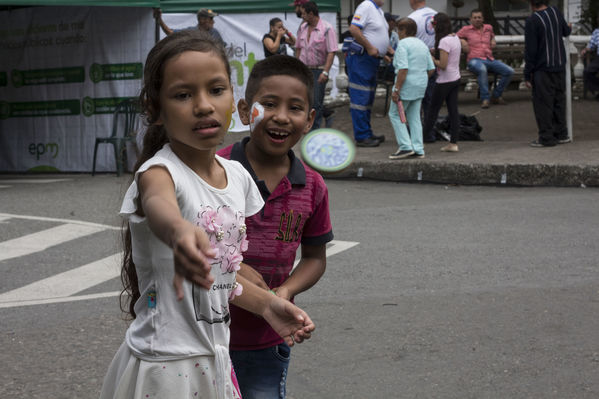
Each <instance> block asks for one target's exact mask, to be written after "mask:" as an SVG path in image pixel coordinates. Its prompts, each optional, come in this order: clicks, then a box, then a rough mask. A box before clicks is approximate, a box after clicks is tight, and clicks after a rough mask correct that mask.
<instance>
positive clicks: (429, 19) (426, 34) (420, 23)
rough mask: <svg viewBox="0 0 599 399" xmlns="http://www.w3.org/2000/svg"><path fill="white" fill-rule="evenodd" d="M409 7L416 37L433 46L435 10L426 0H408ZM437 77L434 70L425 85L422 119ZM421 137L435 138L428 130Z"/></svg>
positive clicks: (425, 138) (431, 141)
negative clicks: (415, 28)
mask: <svg viewBox="0 0 599 399" xmlns="http://www.w3.org/2000/svg"><path fill="white" fill-rule="evenodd" d="M410 7H412V10H414V11H413V12H412V13H411V14H410V15H408V18H410V19H413V20H414V22H416V26H417V27H418V30H417V32H416V37H417V38H418V39H420V40H422V41H423V42H424V44H426V45H427V46H428V48H429V49H432V48H434V47H435V28H434V26H433V17H434V16H435V15H436V14H437V11H435V10H433V9H432V8H430V7H427V6H426V0H410ZM436 79H437V74H436V72H435V73H433V75H432V76H431V77H430V78H429V79H428V85H427V86H426V92H425V93H424V98H423V99H422V106H421V107H422V112H423V113H424V119H426V112H427V109H428V106H429V104H430V102H431V96H432V94H433V87H434V86H435V80H436ZM424 134H425V136H424V137H423V139H424V142H425V143H433V142H434V141H435V140H436V137H434V136H428V137H427V136H426V134H429V135H430V134H431V133H430V132H429V133H427V132H425V133H424Z"/></svg>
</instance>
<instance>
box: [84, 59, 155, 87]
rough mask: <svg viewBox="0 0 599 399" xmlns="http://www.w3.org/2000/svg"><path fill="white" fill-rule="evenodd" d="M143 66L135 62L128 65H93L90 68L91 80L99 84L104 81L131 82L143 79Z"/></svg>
mask: <svg viewBox="0 0 599 399" xmlns="http://www.w3.org/2000/svg"><path fill="white" fill-rule="evenodd" d="M143 69H144V68H143V64H142V63H141V62H133V63H128V64H103V65H101V64H96V63H94V64H92V65H91V66H90V67H89V78H90V79H91V81H92V82H94V83H98V82H101V81H103V80H129V79H141V78H142V76H143Z"/></svg>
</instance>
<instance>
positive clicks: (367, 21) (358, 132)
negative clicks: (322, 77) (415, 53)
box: [346, 0, 389, 147]
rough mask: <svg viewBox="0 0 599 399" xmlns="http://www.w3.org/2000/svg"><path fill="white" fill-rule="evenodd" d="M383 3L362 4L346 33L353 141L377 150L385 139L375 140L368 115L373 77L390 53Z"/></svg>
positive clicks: (371, 0)
mask: <svg viewBox="0 0 599 399" xmlns="http://www.w3.org/2000/svg"><path fill="white" fill-rule="evenodd" d="M384 2H385V1H384V0H364V1H363V2H362V3H360V5H359V6H358V8H356V11H355V13H354V18H353V19H352V23H351V25H350V27H349V31H350V33H351V35H352V36H353V38H354V44H352V47H350V50H349V52H348V53H347V59H346V64H347V69H348V71H349V98H350V104H349V111H350V114H351V118H352V124H353V128H354V138H355V140H356V145H358V146H359V147H377V146H378V145H379V144H380V143H382V142H383V141H385V136H383V135H381V136H376V135H374V133H373V132H372V127H371V126H370V113H371V109H372V104H373V102H374V93H375V90H376V74H377V71H378V67H379V63H380V60H381V58H382V57H384V56H385V54H387V52H388V51H389V33H388V29H389V25H388V24H387V21H386V20H385V15H384V12H383V10H382V9H381V6H382V5H383V4H384Z"/></svg>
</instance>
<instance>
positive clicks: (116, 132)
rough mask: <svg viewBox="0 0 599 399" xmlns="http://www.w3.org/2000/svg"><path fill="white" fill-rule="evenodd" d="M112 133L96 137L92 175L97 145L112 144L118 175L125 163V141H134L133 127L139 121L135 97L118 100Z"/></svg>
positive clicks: (134, 132)
mask: <svg viewBox="0 0 599 399" xmlns="http://www.w3.org/2000/svg"><path fill="white" fill-rule="evenodd" d="M113 115H114V117H113V120H112V133H111V135H110V136H108V137H98V138H96V145H95V146H94V164H93V168H92V176H94V175H95V174H96V156H97V155H98V145H100V144H112V146H113V148H114V159H115V161H116V174H117V176H120V175H122V174H123V170H124V169H125V167H126V165H127V143H128V142H135V134H136V131H135V127H136V124H137V122H138V121H139V106H138V102H137V98H129V99H126V100H124V101H122V102H120V103H119V104H118V105H117V106H116V109H115V110H114V114H113Z"/></svg>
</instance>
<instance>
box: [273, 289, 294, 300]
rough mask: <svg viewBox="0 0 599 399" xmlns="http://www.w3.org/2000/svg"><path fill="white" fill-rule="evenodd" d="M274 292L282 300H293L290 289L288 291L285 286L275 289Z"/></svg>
mask: <svg viewBox="0 0 599 399" xmlns="http://www.w3.org/2000/svg"><path fill="white" fill-rule="evenodd" d="M272 290H273V292H274V293H275V294H277V296H278V297H280V298H283V299H286V300H288V301H289V300H290V299H291V293H290V292H289V289H287V287H285V286H283V285H282V286H280V287H277V288H273V289H272Z"/></svg>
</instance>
